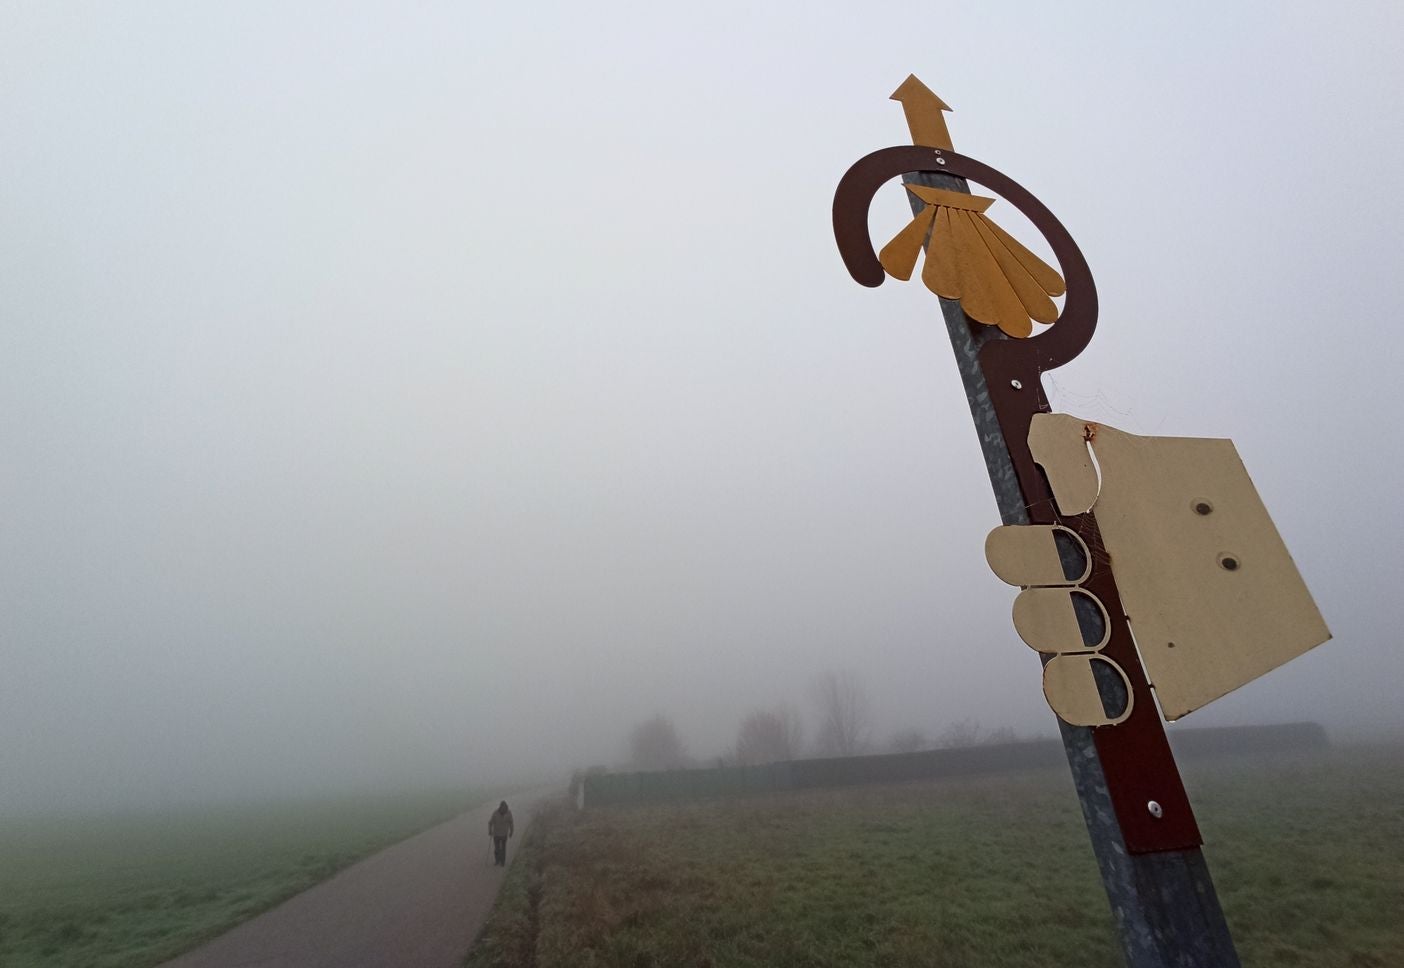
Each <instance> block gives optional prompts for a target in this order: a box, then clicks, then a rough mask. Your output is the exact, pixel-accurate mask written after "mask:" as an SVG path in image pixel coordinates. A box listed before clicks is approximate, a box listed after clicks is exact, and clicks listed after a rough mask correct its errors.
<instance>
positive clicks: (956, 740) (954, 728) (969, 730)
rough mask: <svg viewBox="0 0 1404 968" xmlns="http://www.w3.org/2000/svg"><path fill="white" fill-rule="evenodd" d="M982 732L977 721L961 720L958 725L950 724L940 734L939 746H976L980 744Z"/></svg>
mask: <svg viewBox="0 0 1404 968" xmlns="http://www.w3.org/2000/svg"><path fill="white" fill-rule="evenodd" d="M983 732H984V731H983V730H981V729H980V721H979V720H978V719H962V720H961V721H960V722H958V723H951V725H949V726H947V727H946V728H945V729H944V730H943V731H942V732H941V745H942V746H943V747H954V746H977V745H979V743H980V742H982V737H983Z"/></svg>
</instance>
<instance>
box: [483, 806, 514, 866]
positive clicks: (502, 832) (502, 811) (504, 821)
mask: <svg viewBox="0 0 1404 968" xmlns="http://www.w3.org/2000/svg"><path fill="white" fill-rule="evenodd" d="M488 836H489V837H491V838H492V857H493V862H494V863H496V864H497V866H498V867H506V866H507V838H508V837H511V836H512V811H511V810H508V809H507V801H506V800H503V801H502V803H500V804H499V805H498V807H497V809H496V810H494V811H493V813H492V819H491V820H489V821H488Z"/></svg>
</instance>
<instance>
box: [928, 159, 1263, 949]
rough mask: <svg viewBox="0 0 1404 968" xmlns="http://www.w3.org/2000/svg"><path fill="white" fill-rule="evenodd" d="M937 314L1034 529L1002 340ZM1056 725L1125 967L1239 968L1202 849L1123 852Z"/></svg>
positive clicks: (1000, 474) (1022, 520) (1004, 495)
mask: <svg viewBox="0 0 1404 968" xmlns="http://www.w3.org/2000/svg"><path fill="white" fill-rule="evenodd" d="M902 180H903V181H904V182H907V183H912V184H918V185H927V186H931V187H934V188H945V189H949V190H953V191H960V192H966V193H969V191H970V189H969V187H968V185H967V184H966V180H965V179H964V178H956V177H953V176H950V175H942V174H938V173H927V172H915V173H911V174H906V175H903V176H902ZM908 197H909V199H910V200H911V204H912V214H913V215H916V214H919V213H920V211H921V209H922V207H923V204H924V203H923V202H921V201H920V200H919V199H917V198H916V197H915V196H912V195H910V193H908ZM941 315H942V316H943V317H944V318H945V322H946V331H947V333H948V334H949V335H950V339H951V348H952V349H953V350H954V351H955V358H956V367H957V369H958V370H959V371H960V379H961V383H962V384H964V386H965V398H966V401H967V402H968V403H969V405H970V415H971V417H972V418H973V419H974V421H975V431H976V433H977V434H978V435H979V438H980V449H981V450H982V451H983V453H984V456H985V468H986V470H987V471H988V472H989V475H990V484H991V486H992V487H993V488H994V495H995V503H996V504H997V505H998V507H999V515H1000V519H1001V520H1002V522H1003V523H1004V524H1028V523H1029V516H1028V512H1027V510H1026V509H1025V507H1024V497H1023V493H1022V491H1021V490H1020V487H1019V481H1018V478H1017V476H1016V473H1015V470H1014V464H1013V461H1012V460H1011V459H1010V456H1009V450H1008V447H1007V446H1006V444H1005V439H1004V433H1003V431H1002V430H1001V429H1000V425H999V421H998V419H997V418H996V415H995V409H994V405H993V403H992V402H991V400H990V393H989V387H988V386H987V385H986V383H985V375H984V372H983V371H982V370H981V368H980V364H979V351H980V348H981V347H982V346H984V345H985V344H986V343H988V342H989V341H990V340H992V339H1003V338H1005V337H1004V335H1003V334H1002V333H1000V332H999V331H998V329H996V328H995V327H993V326H981V325H978V324H975V325H972V324H971V322H970V320H969V319H968V318H967V317H966V315H965V312H964V311H963V310H962V309H961V307H960V303H959V302H958V301H955V300H949V299H942V300H941ZM1114 704H1115V703H1114ZM1058 727H1059V730H1060V731H1061V733H1062V738H1063V748H1064V750H1065V751H1066V752H1067V756H1068V765H1069V766H1070V767H1071V768H1072V775H1073V784H1074V786H1075V787H1076V788H1077V798H1078V802H1079V803H1080V804H1081V805H1082V816H1083V819H1084V820H1085V821H1086V823H1087V833H1088V835H1089V836H1090V837H1091V839H1092V851H1093V853H1094V854H1095V855H1096V858H1097V866H1098V868H1099V869H1100V870H1101V874H1102V883H1103V885H1104V886H1105V887H1106V891H1107V900H1108V901H1109V902H1110V904H1111V910H1112V916H1113V918H1114V919H1115V921H1116V926H1117V932H1118V934H1119V935H1120V939H1121V945H1122V950H1123V952H1124V953H1125V955H1126V963H1127V965H1128V966H1129V968H1239V960H1238V953H1237V952H1236V951H1235V950H1234V946H1233V938H1232V937H1231V936H1230V934H1229V930H1228V924H1227V923H1226V922H1225V920H1224V913H1223V910H1222V908H1220V906H1219V898H1218V895H1217V894H1216V893H1215V891H1214V883H1213V880H1212V879H1211V878H1210V876H1209V867H1208V865H1207V864H1206V862H1205V860H1204V854H1203V852H1202V851H1201V850H1200V849H1199V848H1197V847H1192V848H1188V849H1182V850H1169V851H1160V852H1156V853H1141V854H1132V853H1130V852H1129V851H1127V849H1126V844H1125V838H1124V837H1123V835H1122V831H1121V825H1120V822H1119V821H1118V820H1117V816H1116V812H1115V810H1114V809H1113V807H1112V802H1111V797H1110V794H1109V792H1108V789H1107V781H1106V777H1105V775H1104V774H1103V770H1102V763H1101V759H1100V758H1099V756H1098V753H1097V747H1096V745H1095V743H1094V741H1093V738H1092V730H1091V729H1090V728H1087V727H1081V726H1069V725H1068V724H1067V723H1064V722H1063V721H1062V720H1058Z"/></svg>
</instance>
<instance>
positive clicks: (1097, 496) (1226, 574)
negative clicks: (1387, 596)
mask: <svg viewBox="0 0 1404 968" xmlns="http://www.w3.org/2000/svg"><path fill="white" fill-rule="evenodd" d="M1029 448H1030V450H1031V451H1032V453H1033V457H1034V460H1035V461H1037V462H1038V463H1039V464H1040V465H1041V466H1042V467H1043V469H1044V472H1045V473H1046V474H1047V475H1048V481H1049V484H1050V485H1051V486H1052V489H1053V497H1054V500H1055V501H1056V502H1057V504H1058V510H1059V511H1060V513H1062V514H1064V515H1074V514H1080V513H1082V512H1084V511H1086V510H1088V508H1089V507H1090V508H1092V509H1094V510H1095V511H1096V514H1097V524H1098V526H1099V527H1100V529H1101V532H1102V539H1103V541H1104V543H1105V545H1106V548H1107V551H1108V553H1109V554H1110V556H1111V560H1112V567H1113V568H1114V570H1115V574H1116V584H1117V587H1118V589H1119V590H1120V593H1121V599H1122V604H1123V605H1124V606H1125V607H1126V612H1127V614H1128V617H1129V619H1130V623H1131V631H1132V633H1133V635H1134V636H1135V639H1136V647H1137V650H1138V651H1139V653H1140V655H1141V661H1142V662H1143V663H1144V665H1145V668H1146V674H1147V676H1148V677H1149V678H1150V681H1151V685H1152V686H1154V688H1155V692H1156V696H1157V698H1158V699H1159V702H1160V706H1161V711H1162V712H1163V713H1164V714H1165V717H1166V718H1167V719H1170V720H1175V719H1178V718H1179V717H1181V716H1184V715H1185V714H1187V713H1190V712H1192V711H1194V710H1196V709H1198V708H1200V707H1201V706H1204V705H1205V704H1207V703H1209V702H1212V701H1213V700H1215V699H1217V698H1219V697H1220V696H1223V695H1225V694H1226V693H1229V692H1232V691H1233V690H1235V689H1237V688H1238V687H1240V686H1242V685H1245V684H1246V683H1249V682H1251V681H1252V680H1254V679H1256V678H1258V677H1259V676H1261V675H1264V674H1265V673H1267V672H1270V671H1272V670H1273V669H1275V668H1277V667H1278V666H1280V665H1282V664H1283V663H1285V662H1287V661H1289V660H1291V659H1294V658H1296V657H1297V656H1299V655H1301V654H1302V653H1304V652H1306V651H1307V650H1309V649H1311V648H1314V647H1315V646H1317V645H1320V644H1321V643H1323V642H1325V641H1326V640H1327V639H1329V638H1330V637H1331V633H1330V630H1329V629H1327V628H1326V623H1325V621H1323V620H1322V617H1321V613H1320V612H1319V611H1318V610H1317V608H1316V603H1315V602H1314V601H1312V597H1311V593H1310V592H1309V591H1307V588H1306V584H1305V583H1304V582H1303V581H1302V577H1301V575H1300V574H1299V573H1298V571H1297V566H1296V564H1295V563H1294V562H1293V561H1292V556H1291V555H1290V554H1289V553H1288V551H1287V548H1286V546H1285V545H1284V544H1283V543H1282V538H1281V537H1280V536H1279V535H1278V533H1277V528H1276V527H1274V525H1273V523H1272V518H1271V517H1269V515H1268V512H1267V509H1266V508H1265V507H1264V506H1263V503H1262V500H1261V499H1260V498H1259V497H1258V492H1257V489H1256V488H1255V487H1254V486H1253V482H1252V480H1251V479H1250V478H1249V477H1248V472H1247V471H1246V470H1245V469H1244V467H1243V462H1242V461H1241V460H1240V459H1239V457H1238V451H1237V450H1236V449H1235V448H1234V446H1233V442H1232V441H1230V440H1214V439H1202V438H1194V437H1139V436H1136V435H1134V434H1128V433H1124V432H1122V431H1120V430H1116V429H1114V428H1111V427H1108V426H1106V425H1104V424H1096V423H1092V422H1089V421H1085V420H1081V419H1079V418H1077V417H1072V416H1069V415H1067V414H1036V415H1035V416H1034V418H1033V424H1032V426H1031V430H1030V432H1029ZM1089 448H1090V449H1091V454H1092V455H1093V456H1095V458H1096V466H1093V464H1092V461H1091V460H1090V459H1089V453H1088V451H1089ZM1098 468H1100V475H1099V474H1098Z"/></svg>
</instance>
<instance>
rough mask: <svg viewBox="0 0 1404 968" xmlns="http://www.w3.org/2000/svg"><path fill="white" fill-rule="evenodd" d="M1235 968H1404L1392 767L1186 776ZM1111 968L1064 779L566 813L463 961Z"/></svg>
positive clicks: (1093, 876)
mask: <svg viewBox="0 0 1404 968" xmlns="http://www.w3.org/2000/svg"><path fill="white" fill-rule="evenodd" d="M1189 780H1190V781H1191V788H1192V793H1193V794H1194V798H1195V802H1196V804H1197V806H1198V809H1199V813H1200V819H1201V824H1202V826H1203V827H1204V829H1205V833H1206V836H1207V837H1208V838H1209V841H1210V843H1209V847H1208V852H1209V858H1210V863H1211V867H1212V869H1213V871H1214V873H1215V876H1216V878H1217V882H1218V887H1219V891H1220V895H1221V897H1222V899H1223V903H1224V907H1225V910H1226V911H1227V913H1228V916H1229V919H1230V923H1231V926H1232V928H1233V930H1234V933H1235V938H1236V940H1237V942H1238V945H1239V949H1240V952H1241V953H1242V955H1243V959H1244V963H1245V965H1249V966H1277V965H1302V966H1320V968H1325V966H1360V968H1368V966H1375V968H1392V966H1397V965H1402V964H1404V924H1401V919H1400V918H1399V916H1398V915H1399V912H1400V911H1404V810H1401V809H1400V807H1399V804H1400V803H1404V757H1401V754H1400V753H1399V751H1388V752H1381V751H1375V752H1370V753H1366V752H1360V751H1354V752H1349V753H1341V752H1333V753H1328V754H1326V755H1324V756H1316V757H1312V758H1309V759H1305V760H1295V761H1285V760H1264V759H1257V760H1251V761H1250V760H1246V759H1240V760H1226V761H1222V762H1220V763H1217V764H1214V765H1211V766H1204V765H1200V766H1196V767H1195V768H1194V774H1193V775H1191V776H1190V777H1189ZM1120 963H1121V959H1120V954H1119V951H1118V949H1117V945H1116V940H1115V938H1114V936H1113V934H1112V928H1111V923H1110V918H1109V915H1108V913H1107V907H1106V901H1105V896H1104V894H1103V892H1102V887H1101V883H1100V881H1099V879H1098V877H1097V871H1096V868H1095V865H1094V863H1093V860H1092V856H1091V852H1090V850H1089V849H1088V846H1087V843H1086V832H1085V829H1084V828H1083V825H1082V820H1081V817H1080V815H1079V814H1078V812H1077V805H1076V800H1075V798H1074V795H1073V793H1072V789H1071V783H1070V781H1069V780H1068V778H1067V776H1066V773H1064V772H1055V771H1046V772H1040V773H1031V774H1026V775H1023V776H1019V777H989V778H982V779H978V780H968V781H957V782H950V781H946V782H931V783H919V784H910V785H904V786H890V787H868V788H857V789H846V790H839V791H828V792H812V793H797V794H778V795H773V796H766V797H756V798H752V799H742V800H730V801H712V802H707V803H694V804H675V805H657V806H648V807H628V808H624V807H621V808H610V809H600V810H594V811H588V812H585V813H582V814H577V813H575V812H573V811H572V810H571V809H570V808H569V807H568V805H558V806H556V807H554V808H552V809H550V810H549V811H548V812H547V813H545V814H544V815H543V816H542V817H541V818H540V820H538V822H537V823H536V824H535V825H534V826H533V827H532V829H531V832H530V834H529V835H528V839H527V842H526V844H524V847H523V850H522V852H521V855H520V856H519V858H518V860H517V863H516V865H515V866H514V868H513V870H512V872H511V873H510V875H509V877H508V884H507V889H506V890H505V891H504V895H503V898H502V901H501V903H500V905H499V907H498V909H497V911H496V912H495V913H494V915H493V917H492V918H491V919H490V921H489V924H488V926H487V928H486V929H485V931H484V934H483V937H482V939H481V941H480V943H479V945H478V946H476V948H475V949H474V952H473V953H472V955H471V956H470V958H469V961H468V964H469V965H470V966H471V968H487V966H503V968H521V966H530V968H563V966H629V968H641V966H650V965H657V966H688V965H696V966H727V968H733V966H734V968H752V966H754V968H760V966H799V965H805V966H824V965H834V966H838V965H844V966H849V965H855V966H879V965H884V966H886V965H913V966H927V968H955V966H981V968H989V966H994V968H1001V966H1003V968H1015V966H1018V968H1036V966H1071V965H1076V966H1079V968H1112V966H1117V965H1119V964H1120Z"/></svg>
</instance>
